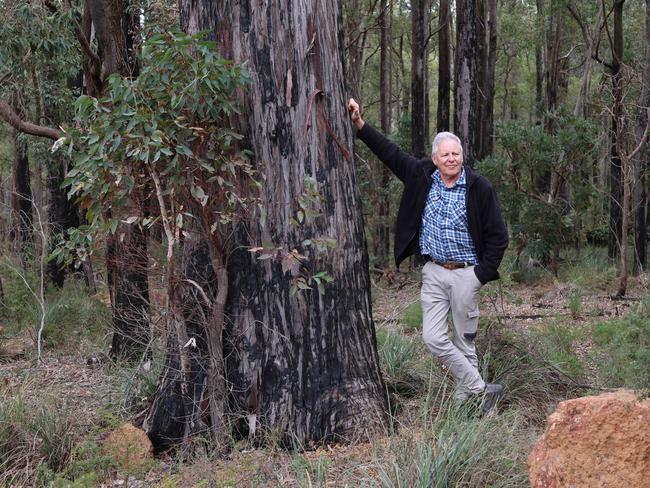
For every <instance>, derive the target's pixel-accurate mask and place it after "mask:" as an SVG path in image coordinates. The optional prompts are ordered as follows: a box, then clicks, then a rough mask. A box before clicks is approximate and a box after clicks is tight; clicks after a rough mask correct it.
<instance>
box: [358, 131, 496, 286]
mask: <svg viewBox="0 0 650 488" xmlns="http://www.w3.org/2000/svg"><path fill="white" fill-rule="evenodd" d="M357 136H358V137H359V139H361V140H362V141H363V142H364V143H365V144H366V145H367V146H368V147H369V148H370V150H371V151H372V152H374V153H375V154H376V155H377V157H378V158H379V159H381V161H383V162H384V163H385V164H386V166H388V167H389V168H390V170H391V171H392V172H393V173H395V176H397V177H398V178H399V179H400V180H401V181H402V183H404V192H403V193H402V200H401V202H400V206H399V212H398V213H397V221H396V223H395V250H394V252H395V262H396V263H397V266H399V265H400V263H401V262H402V261H404V259H406V258H407V257H408V256H410V255H411V254H416V255H419V254H420V225H421V223H422V212H423V211H424V205H425V203H426V199H427V195H428V194H429V189H430V188H431V182H432V181H433V179H432V175H433V172H434V171H435V169H436V167H435V165H434V164H433V161H431V159H430V158H429V159H422V160H420V159H416V158H414V157H413V156H411V155H410V154H407V153H406V152H404V151H403V150H402V149H400V148H399V146H397V145H396V144H395V143H393V142H392V141H390V140H389V139H387V138H386V137H385V136H384V135H383V134H382V133H380V132H379V131H377V130H376V129H375V128H373V127H372V126H371V125H370V124H368V123H367V122H366V123H365V124H364V126H363V127H362V128H361V130H359V131H358V132H357ZM464 168H465V177H466V179H467V191H466V193H465V206H466V208H467V225H468V227H469V234H470V236H471V237H472V241H473V242H474V248H475V249H476V254H477V256H478V260H479V264H478V265H477V266H476V267H475V268H474V272H475V274H476V277H477V278H478V279H479V281H480V282H481V283H483V284H485V283H487V282H488V281H492V280H496V279H497V278H499V273H498V271H497V269H498V268H499V264H501V259H502V258H503V253H504V252H505V250H506V248H507V247H508V231H507V229H506V226H505V224H504V222H503V217H502V216H501V207H500V205H499V200H498V199H497V195H496V192H495V191H494V188H492V185H491V184H490V182H489V181H488V180H487V179H485V178H484V177H483V176H481V175H479V174H478V173H475V172H473V171H472V170H471V169H470V168H469V167H467V166H465V167H464Z"/></svg>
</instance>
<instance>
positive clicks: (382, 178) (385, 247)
mask: <svg viewBox="0 0 650 488" xmlns="http://www.w3.org/2000/svg"><path fill="white" fill-rule="evenodd" d="M380 8H381V12H380V15H379V29H380V32H381V42H380V48H379V49H380V61H379V65H380V68H379V76H380V79H379V81H380V82H379V98H380V100H379V118H380V121H381V130H382V132H383V133H384V134H389V133H390V131H391V106H392V104H391V100H392V96H391V83H390V81H391V78H390V74H391V51H390V50H391V19H392V10H393V9H392V4H391V3H390V2H389V1H388V0H381V3H380ZM377 172H378V173H379V185H378V188H377V189H378V191H377V196H378V197H379V198H378V202H377V203H378V205H377V213H378V219H377V223H376V226H375V233H374V236H373V242H374V254H375V258H376V260H377V265H378V266H380V267H386V266H388V259H389V256H390V224H389V218H390V194H389V191H390V190H389V185H390V174H389V169H388V168H387V167H386V165H385V164H383V163H380V162H378V167H377Z"/></svg>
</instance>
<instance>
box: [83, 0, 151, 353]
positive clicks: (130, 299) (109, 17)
mask: <svg viewBox="0 0 650 488" xmlns="http://www.w3.org/2000/svg"><path fill="white" fill-rule="evenodd" d="M128 6H129V1H128V0H86V4H85V9H84V15H83V17H82V27H83V29H84V31H85V35H86V39H87V41H88V42H89V43H90V41H91V39H90V32H91V28H90V22H92V26H93V27H94V29H95V32H96V36H97V43H98V46H99V49H98V51H99V57H100V59H101V62H102V73H104V74H112V73H119V74H120V75H122V76H125V77H131V76H137V72H138V66H137V63H136V61H135V55H134V53H133V38H134V36H135V34H136V25H137V22H136V18H135V17H134V15H133V13H131V12H129V11H128ZM84 72H85V75H86V81H87V83H86V87H87V89H88V94H89V95H91V96H94V97H99V96H101V94H102V92H103V89H104V87H103V86H102V85H101V83H100V80H98V79H97V77H96V76H95V74H94V73H93V69H92V66H91V63H90V62H89V61H87V62H86V63H85V64H84ZM93 91H94V92H93ZM116 217H119V216H116ZM106 246H107V252H106V255H107V261H106V267H107V272H108V278H109V280H108V281H109V286H110V287H111V289H110V296H111V307H112V312H113V341H112V345H111V356H112V357H114V358H125V359H129V360H134V359H139V358H140V357H141V356H142V355H143V354H144V353H145V352H146V351H147V347H148V345H149V342H150V338H151V333H150V329H149V286H148V280H147V275H148V264H149V263H148V257H147V238H146V232H145V231H144V230H143V229H141V228H138V227H137V226H133V225H127V224H123V223H120V224H119V225H118V227H117V231H116V232H115V234H111V235H109V236H108V239H107V243H106Z"/></svg>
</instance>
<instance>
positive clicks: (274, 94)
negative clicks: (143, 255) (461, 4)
mask: <svg viewBox="0 0 650 488" xmlns="http://www.w3.org/2000/svg"><path fill="white" fill-rule="evenodd" d="M180 14H181V26H182V28H183V29H184V30H187V31H189V32H196V31H199V30H205V29H212V30H214V31H215V32H216V37H217V39H218V42H219V45H220V47H221V49H222V50H223V51H224V53H225V54H226V56H227V57H229V58H231V59H233V60H235V61H236V62H246V63H247V64H248V67H249V69H250V72H251V76H252V78H253V86H254V87H255V88H254V89H251V90H249V91H248V92H247V93H246V96H245V97H244V98H243V99H242V103H243V104H244V105H245V107H246V113H247V114H248V115H247V119H246V120H243V123H242V126H241V128H240V131H242V132H244V133H245V136H246V139H247V140H248V141H249V142H250V144H251V146H252V149H253V151H254V153H255V158H256V160H257V161H259V162H260V170H261V171H264V172H265V180H264V181H265V184H264V193H263V195H262V202H263V204H264V207H265V208H266V210H267V219H266V222H265V223H262V222H257V220H258V219H255V221H253V222H251V223H250V224H249V225H248V228H247V229H246V232H244V233H245V234H246V235H247V236H248V238H249V239H251V241H249V242H250V243H262V242H273V243H274V244H275V245H279V246H282V247H283V248H285V249H287V250H290V249H293V248H296V249H298V250H300V251H301V252H302V253H303V254H305V255H306V256H307V257H308V258H309V262H308V263H306V264H305V270H306V271H307V272H309V273H315V272H317V271H326V272H328V273H329V275H330V276H332V277H333V278H334V282H333V283H331V284H328V285H326V287H325V291H324V293H323V294H322V295H321V294H319V292H318V291H317V290H316V289H313V290H307V291H304V292H301V293H298V294H295V295H294V294H292V292H291V279H290V276H288V275H287V274H285V273H284V272H283V271H282V267H281V265H280V263H276V262H272V261H263V262H260V261H258V260H256V259H255V257H254V256H252V255H251V253H249V252H247V251H245V250H239V251H237V252H236V253H234V255H233V256H231V258H230V260H229V274H230V276H231V278H230V291H229V301H228V310H229V316H230V324H229V328H228V332H229V333H228V339H229V342H228V343H227V344H225V347H226V349H227V352H228V354H227V355H226V358H227V365H228V370H227V374H228V380H229V382H230V385H229V390H230V391H231V398H230V400H231V405H232V408H233V409H234V410H235V411H236V412H237V413H245V414H246V415H247V416H248V417H249V419H248V427H249V428H251V427H255V428H256V429H257V430H258V431H262V432H264V433H266V434H268V435H271V434H275V435H277V438H279V439H280V440H281V441H282V442H284V443H285V444H287V445H292V444H294V443H295V444H297V445H301V446H310V445H313V444H315V443H320V442H323V441H325V440H327V439H339V440H341V439H346V438H348V436H356V435H359V434H360V433H363V432H367V431H368V430H371V429H374V428H380V427H381V426H382V425H384V424H383V422H384V421H385V411H386V404H385V397H384V393H383V383H382V379H381V376H380V373H379V366H378V357H377V351H376V343H375V334H374V324H373V323H372V319H371V309H370V295H369V275H368V256H367V251H366V247H365V240H364V235H363V222H362V214H361V205H360V200H359V191H358V188H357V185H356V177H355V173H354V164H353V161H352V157H353V153H352V151H351V150H350V148H351V146H352V133H351V127H350V125H349V122H348V120H347V115H346V111H345V100H346V93H345V89H344V76H343V71H342V59H341V57H340V56H341V53H342V45H341V39H340V38H339V37H338V33H339V29H338V24H339V18H340V12H339V8H338V5H337V3H336V2H335V1H334V0H325V1H321V2H314V3H311V4H308V5H306V4H301V5H297V4H295V3H293V2H289V1H287V0H282V1H280V2H276V3H275V4H274V5H273V6H266V5H265V6H260V5H257V6H256V8H251V5H250V3H249V2H247V1H236V0H233V1H229V2H225V3H224V4H222V5H221V6H220V8H218V9H217V7H216V5H215V4H214V3H213V2H200V3H196V2H189V1H181V2H180ZM271 35H272V37H273V39H274V41H273V42H271V41H270V39H271ZM307 176H310V177H312V178H314V179H316V181H317V184H318V188H319V191H320V193H321V198H322V209H321V210H322V212H323V215H322V216H319V217H309V218H307V219H306V220H305V223H304V224H303V225H301V226H298V227H295V226H293V225H291V224H290V221H291V219H292V217H293V216H294V214H295V212H296V211H297V209H298V207H297V206H296V201H297V197H298V196H299V195H300V194H301V193H302V191H303V189H304V188H303V182H304V180H305V177H307ZM325 237H331V238H335V239H336V240H337V245H336V247H335V248H334V249H331V250H329V251H325V252H322V253H317V252H315V251H314V249H313V248H312V247H305V246H303V244H302V243H303V241H304V240H305V239H307V238H310V239H314V238H325ZM177 398H178V397H177ZM163 404H164V402H161V403H160V405H163ZM178 404H179V402H176V403H175V405H178ZM160 415H162V414H160V413H159V412H156V411H155V406H154V411H153V412H152V417H157V418H160ZM150 426H153V427H155V422H152V423H151V424H150ZM148 432H149V434H150V436H152V437H155V436H157V433H154V432H152V430H151V429H149V430H148ZM152 434H153V435H152Z"/></svg>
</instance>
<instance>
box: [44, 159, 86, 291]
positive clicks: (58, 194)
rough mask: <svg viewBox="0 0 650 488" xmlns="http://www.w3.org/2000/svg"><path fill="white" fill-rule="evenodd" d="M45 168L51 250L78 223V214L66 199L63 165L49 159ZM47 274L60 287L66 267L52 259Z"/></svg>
mask: <svg viewBox="0 0 650 488" xmlns="http://www.w3.org/2000/svg"><path fill="white" fill-rule="evenodd" d="M46 168H47V182H46V183H47V189H48V192H49V194H50V204H49V206H48V209H47V215H48V222H49V223H50V236H49V243H50V244H49V247H50V251H53V250H54V248H55V247H56V246H57V244H58V242H59V240H60V239H61V237H62V236H65V233H66V231H67V230H68V229H71V228H73V227H77V226H78V225H79V216H78V209H77V206H76V205H75V204H74V202H73V201H71V200H68V197H67V195H66V190H65V188H63V179H64V176H65V174H64V173H65V172H64V168H63V165H62V164H61V163H60V162H58V161H55V160H50V161H48V162H47V166H46ZM47 274H48V277H49V279H50V281H51V282H52V283H53V284H54V285H55V286H56V287H58V288H61V287H62V286H63V283H64V282H65V276H66V267H65V266H62V265H60V264H59V263H57V262H56V261H54V260H52V261H50V262H49V263H48V265H47Z"/></svg>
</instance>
